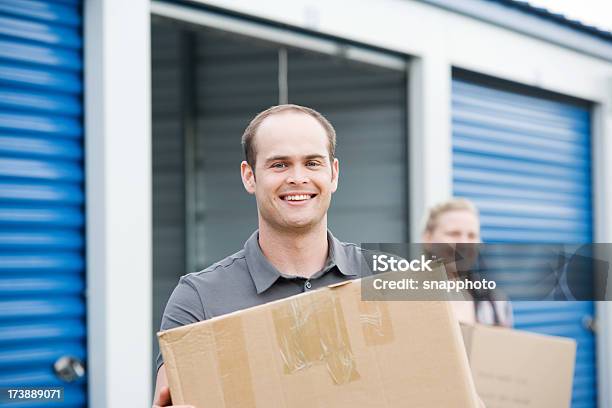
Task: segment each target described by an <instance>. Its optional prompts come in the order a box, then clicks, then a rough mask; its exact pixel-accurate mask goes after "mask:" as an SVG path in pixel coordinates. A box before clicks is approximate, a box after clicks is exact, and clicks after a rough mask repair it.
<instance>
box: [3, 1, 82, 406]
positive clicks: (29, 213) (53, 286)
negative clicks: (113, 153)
mask: <svg viewBox="0 0 612 408" xmlns="http://www.w3.org/2000/svg"><path fill="white" fill-rule="evenodd" d="M80 3H81V2H80V1H79V0H74V1H69V0H64V1H59V0H56V1H53V2H51V1H34V0H0V387H16V386H19V387H25V386H28V387H40V386H47V387H55V386H61V387H65V401H64V403H63V404H60V405H61V406H63V407H68V406H70V407H75V406H84V405H85V404H86V391H85V390H86V387H85V381H84V380H83V379H81V380H77V381H75V382H72V383H68V382H65V381H63V380H60V378H59V377H58V375H56V374H55V371H54V363H55V362H56V361H57V360H58V359H59V358H60V357H62V356H72V357H75V358H77V359H80V360H83V361H84V360H85V356H86V350H85V346H86V343H85V333H86V330H85V298H84V192H83V182H84V180H83V127H82V114H83V112H82V91H83V89H82V65H83V63H82V27H81V22H82V18H81V16H82V12H81V4H80ZM20 406H21V405H20ZM36 406H40V405H36ZM49 406H59V405H58V404H57V403H55V404H49Z"/></svg>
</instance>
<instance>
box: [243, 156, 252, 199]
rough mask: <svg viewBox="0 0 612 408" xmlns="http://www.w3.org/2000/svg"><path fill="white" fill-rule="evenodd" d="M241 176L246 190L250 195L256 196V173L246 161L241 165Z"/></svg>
mask: <svg viewBox="0 0 612 408" xmlns="http://www.w3.org/2000/svg"><path fill="white" fill-rule="evenodd" d="M240 176H241V177H242V184H243V185H244V189H245V190H246V191H247V192H248V193H249V194H255V172H254V171H253V169H252V168H251V166H250V165H249V163H247V162H246V161H244V160H243V161H242V163H240Z"/></svg>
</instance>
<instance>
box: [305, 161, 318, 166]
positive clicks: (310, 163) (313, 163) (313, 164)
mask: <svg viewBox="0 0 612 408" xmlns="http://www.w3.org/2000/svg"><path fill="white" fill-rule="evenodd" d="M320 165H321V163H319V162H318V161H309V162H306V166H309V167H316V166H320Z"/></svg>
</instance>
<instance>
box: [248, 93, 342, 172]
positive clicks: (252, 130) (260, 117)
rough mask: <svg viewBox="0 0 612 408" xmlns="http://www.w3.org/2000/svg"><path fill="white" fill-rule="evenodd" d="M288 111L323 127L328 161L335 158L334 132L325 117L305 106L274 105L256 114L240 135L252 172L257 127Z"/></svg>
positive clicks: (255, 154)
mask: <svg viewBox="0 0 612 408" xmlns="http://www.w3.org/2000/svg"><path fill="white" fill-rule="evenodd" d="M289 111H294V112H302V113H305V114H306V115H310V116H312V117H313V118H315V119H316V120H317V121H318V122H319V123H320V124H321V126H323V129H325V133H326V134H327V140H328V142H329V145H328V151H329V160H330V161H333V159H334V157H335V156H336V130H335V129H334V127H333V126H332V124H331V123H329V121H328V120H327V119H326V118H325V116H323V115H321V114H320V113H319V112H317V111H316V110H314V109H311V108H307V107H305V106H300V105H293V104H286V105H276V106H272V107H270V108H268V109H266V110H265V111H263V112H260V113H258V114H257V116H255V117H254V118H253V120H251V123H249V126H247V128H246V129H245V130H244V133H243V135H242V147H243V149H244V157H245V160H246V162H247V163H248V164H249V166H251V168H252V169H253V170H255V157H256V156H257V152H256V151H255V143H254V137H255V135H256V133H257V130H258V129H259V126H260V125H261V122H263V121H264V119H266V118H268V117H270V116H272V115H274V114H277V113H282V112H289Z"/></svg>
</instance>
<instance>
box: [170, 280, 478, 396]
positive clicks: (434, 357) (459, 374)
mask: <svg viewBox="0 0 612 408" xmlns="http://www.w3.org/2000/svg"><path fill="white" fill-rule="evenodd" d="M360 294H361V284H360V282H359V281H350V282H346V283H343V284H339V285H332V286H330V287H329V288H323V289H320V290H316V291H313V292H307V293H304V294H301V295H298V296H294V297H291V298H287V299H283V300H279V301H276V302H272V303H268V304H265V305H261V306H257V307H254V308H250V309H245V310H241V311H238V312H234V313H231V314H227V315H224V316H220V317H217V318H214V319H211V320H208V321H204V322H199V323H195V324H192V325H188V326H183V327H179V328H175V329H171V330H168V331H165V332H160V333H158V337H159V342H160V348H161V351H162V353H163V357H164V361H165V367H166V372H167V376H168V381H169V385H170V390H171V394H172V397H173V402H174V404H192V405H195V406H196V407H199V408H209V407H215V408H217V407H226V408H234V407H262V408H281V407H283V408H300V407H304V408H315V407H320V408H322V407H329V408H343V407H345V408H362V407H388V408H394V407H407V406H410V407H421V408H440V407H453V408H463V407H470V408H472V407H478V406H479V403H478V399H477V396H476V394H475V388H474V383H473V381H472V378H471V374H470V369H469V365H468V360H467V356H466V353H465V349H464V345H463V341H462V337H461V330H460V328H459V325H458V323H457V321H456V320H455V317H454V315H453V312H452V310H451V308H450V305H449V304H448V303H447V302H418V301H413V302H363V301H361V297H360Z"/></svg>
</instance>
